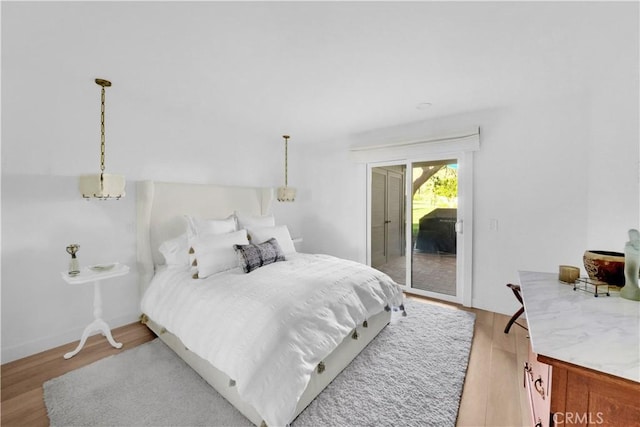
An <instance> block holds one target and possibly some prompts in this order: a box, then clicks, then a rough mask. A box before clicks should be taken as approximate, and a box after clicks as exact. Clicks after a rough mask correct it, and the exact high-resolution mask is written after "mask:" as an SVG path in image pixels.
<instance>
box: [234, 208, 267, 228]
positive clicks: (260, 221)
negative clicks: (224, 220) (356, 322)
mask: <svg viewBox="0 0 640 427" xmlns="http://www.w3.org/2000/svg"><path fill="white" fill-rule="evenodd" d="M235 215H236V218H237V219H238V228H249V227H273V226H275V225H276V220H275V218H274V217H273V215H247V214H243V213H241V212H237V211H236V213H235Z"/></svg>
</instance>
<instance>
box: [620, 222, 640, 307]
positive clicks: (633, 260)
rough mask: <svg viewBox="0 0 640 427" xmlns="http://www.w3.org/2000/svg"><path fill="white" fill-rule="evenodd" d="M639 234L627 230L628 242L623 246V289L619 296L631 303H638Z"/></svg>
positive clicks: (639, 288)
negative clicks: (631, 301)
mask: <svg viewBox="0 0 640 427" xmlns="http://www.w3.org/2000/svg"><path fill="white" fill-rule="evenodd" d="M638 276H640V232H638V230H635V229H633V228H632V229H631V230H629V241H628V242H627V243H626V244H625V246H624V279H625V283H624V288H622V290H621V291H620V296H621V297H622V298H625V299H630V300H633V301H640V287H639V286H638Z"/></svg>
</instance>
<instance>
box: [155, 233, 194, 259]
mask: <svg viewBox="0 0 640 427" xmlns="http://www.w3.org/2000/svg"><path fill="white" fill-rule="evenodd" d="M158 250H159V251H160V253H161V254H162V256H163V257H164V261H165V263H166V264H167V265H177V266H186V265H189V242H188V241H187V233H182V234H181V235H179V236H178V237H176V238H173V239H169V240H165V241H164V242H162V244H161V245H160V247H159V248H158Z"/></svg>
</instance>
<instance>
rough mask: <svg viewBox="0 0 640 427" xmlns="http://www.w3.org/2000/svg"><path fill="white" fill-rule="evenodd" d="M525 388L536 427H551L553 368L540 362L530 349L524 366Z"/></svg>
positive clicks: (532, 420) (532, 419)
mask: <svg viewBox="0 0 640 427" xmlns="http://www.w3.org/2000/svg"><path fill="white" fill-rule="evenodd" d="M523 375H524V386H525V387H526V388H527V393H528V396H529V406H530V408H531V422H532V424H533V426H534V427H549V425H550V423H549V420H550V414H551V366H549V365H546V364H544V363H541V362H538V360H537V359H536V355H535V354H534V353H532V352H531V348H529V360H528V361H527V362H526V363H525V366H524V374H523Z"/></svg>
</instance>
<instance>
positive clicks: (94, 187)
mask: <svg viewBox="0 0 640 427" xmlns="http://www.w3.org/2000/svg"><path fill="white" fill-rule="evenodd" d="M96 84H98V85H99V86H102V91H101V102H100V173H99V174H96V175H81V176H80V193H81V194H82V197H84V198H85V199H100V200H109V199H120V198H121V197H124V195H125V191H124V188H125V179H124V176H123V175H112V174H107V173H104V169H105V167H104V157H105V136H104V135H105V131H104V110H105V102H104V100H105V89H104V88H105V87H110V86H111V82H110V81H108V80H104V79H96Z"/></svg>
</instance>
